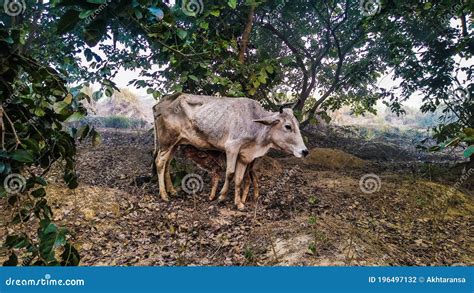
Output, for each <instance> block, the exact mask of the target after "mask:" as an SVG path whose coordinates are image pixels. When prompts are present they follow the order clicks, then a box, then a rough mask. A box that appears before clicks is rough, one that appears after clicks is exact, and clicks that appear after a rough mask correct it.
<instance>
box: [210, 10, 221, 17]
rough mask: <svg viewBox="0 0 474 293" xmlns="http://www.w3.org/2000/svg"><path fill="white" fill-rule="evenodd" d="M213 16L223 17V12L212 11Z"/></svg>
mask: <svg viewBox="0 0 474 293" xmlns="http://www.w3.org/2000/svg"><path fill="white" fill-rule="evenodd" d="M210 13H211V15H214V16H219V15H221V11H220V10H211V12H210Z"/></svg>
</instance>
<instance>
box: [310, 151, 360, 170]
mask: <svg viewBox="0 0 474 293" xmlns="http://www.w3.org/2000/svg"><path fill="white" fill-rule="evenodd" d="M303 162H304V164H306V165H317V166H320V167H324V168H328V169H333V170H334V169H340V168H342V167H349V168H362V167H364V166H365V164H366V162H365V161H364V160H362V159H360V158H358V157H356V156H354V155H351V154H348V153H346V152H343V151H341V150H336V149H329V148H314V149H312V150H311V151H310V152H309V155H308V156H307V157H306V158H305V159H304V161H303Z"/></svg>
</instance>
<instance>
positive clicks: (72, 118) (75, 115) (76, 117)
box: [64, 112, 85, 122]
mask: <svg viewBox="0 0 474 293" xmlns="http://www.w3.org/2000/svg"><path fill="white" fill-rule="evenodd" d="M84 117H85V116H84V114H82V113H79V112H75V113H73V114H72V115H71V116H69V117H67V119H66V120H64V122H77V121H80V120H82V119H83V118H84Z"/></svg>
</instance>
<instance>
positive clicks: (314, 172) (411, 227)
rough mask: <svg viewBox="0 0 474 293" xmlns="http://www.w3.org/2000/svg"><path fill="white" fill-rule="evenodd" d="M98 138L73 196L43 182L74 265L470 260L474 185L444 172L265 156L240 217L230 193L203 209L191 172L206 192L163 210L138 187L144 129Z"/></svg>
mask: <svg viewBox="0 0 474 293" xmlns="http://www.w3.org/2000/svg"><path fill="white" fill-rule="evenodd" d="M102 136H103V141H102V144H100V145H99V146H97V147H92V146H91V145H89V144H86V143H84V144H81V145H80V146H79V156H78V159H77V162H78V166H77V169H78V172H79V174H80V182H81V184H80V186H79V188H77V189H76V190H72V191H71V190H68V189H67V188H65V187H64V186H63V183H61V180H60V179H59V178H60V177H61V176H60V174H59V173H58V172H57V171H53V172H52V173H51V174H50V175H49V182H50V185H49V187H48V190H47V194H48V195H47V196H48V201H49V202H50V204H51V206H52V207H53V210H54V215H55V220H56V221H57V222H59V223H62V224H63V225H66V226H67V227H68V228H69V229H70V231H71V232H72V233H73V236H74V238H73V242H74V243H75V244H76V245H77V247H78V250H79V252H80V254H81V256H82V260H81V265H126V266H128V265H154V266H162V265H165V266H170V265H219V266H220V265H226V266H228V265H263V266H268V265H311V266H321V265H324V266H327V265H329V266H332V265H336V266H344V265H473V264H474V259H473V255H474V241H473V240H474V239H473V225H472V223H473V214H474V204H473V198H472V194H469V191H468V190H469V189H466V186H472V179H473V178H468V179H466V182H464V181H463V182H461V183H462V187H463V188H461V191H456V190H453V189H451V188H452V186H453V185H454V184H455V183H456V182H457V181H459V178H460V174H459V175H458V174H450V175H451V176H441V177H440V176H435V172H434V171H435V170H438V169H440V168H441V169H443V168H444V167H443V168H442V167H439V166H437V165H434V164H425V163H420V162H415V163H413V164H410V163H407V162H406V160H401V159H400V160H397V159H398V158H407V157H409V154H407V153H404V152H403V151H400V152H399V153H397V157H396V158H394V159H395V160H392V161H380V160H370V159H361V158H359V157H356V156H353V155H350V154H348V153H346V152H344V151H342V150H336V149H333V148H328V147H327V144H326V145H324V144H320V145H318V142H310V145H311V148H312V151H311V154H310V156H308V158H306V159H296V158H291V157H288V156H283V155H282V154H277V153H275V154H273V153H272V154H271V157H266V158H264V159H263V162H261V163H259V166H258V168H257V173H258V174H259V176H260V185H261V197H260V199H259V200H258V202H254V201H250V202H248V203H247V205H246V210H245V211H238V210H237V209H236V208H235V206H234V205H233V199H232V197H233V196H232V193H230V194H229V196H228V200H227V202H225V203H217V202H210V201H208V199H207V195H208V193H209V189H210V178H209V175H207V174H205V173H203V172H202V171H200V170H198V169H196V170H195V171H194V172H196V173H198V174H199V175H201V176H202V177H203V178H204V189H203V191H202V192H199V193H197V194H196V195H194V196H193V195H188V194H186V193H185V192H184V191H180V192H179V193H178V195H177V196H175V197H172V198H171V200H170V202H169V203H165V202H163V201H162V200H160V198H159V196H158V186H157V184H156V183H153V182H146V183H144V184H142V182H140V181H141V180H138V179H140V178H143V177H146V176H149V175H150V173H151V168H150V167H151V159H152V157H151V151H152V149H153V139H152V135H151V133H149V132H146V131H111V130H107V131H103V132H102ZM363 146H365V145H363ZM374 148H375V149H377V148H378V149H380V146H377V145H375V146H371V147H370V148H368V149H371V152H374ZM360 149H361V148H360V147H359V148H358V151H360ZM354 153H357V152H354ZM402 161H403V162H402ZM409 161H410V160H409ZM178 162H179V159H178ZM410 162H413V160H411V161H410ZM445 169H446V168H444V169H443V170H445ZM427 170H428V171H427ZM446 170H448V169H446ZM453 172H454V171H453ZM445 173H446V172H445ZM366 174H376V175H377V176H379V178H380V184H378V182H375V184H376V186H375V191H374V192H372V193H364V192H363V191H362V189H363V188H362V189H361V187H360V184H359V181H360V179H361V177H362V176H364V175H366ZM446 178H448V179H446ZM372 183H374V182H372ZM368 184H369V185H368V186H363V187H364V188H366V189H367V188H372V187H373V186H370V182H369V183H368ZM471 190H472V189H471Z"/></svg>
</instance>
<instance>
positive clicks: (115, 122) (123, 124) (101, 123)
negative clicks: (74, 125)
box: [81, 116, 148, 129]
mask: <svg viewBox="0 0 474 293" xmlns="http://www.w3.org/2000/svg"><path fill="white" fill-rule="evenodd" d="M82 123H84V124H88V125H93V126H95V127H105V128H119V129H137V128H144V127H146V126H147V125H148V123H147V122H146V121H145V120H143V119H134V118H128V117H124V116H108V117H87V119H85V120H84V121H81V124H82Z"/></svg>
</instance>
